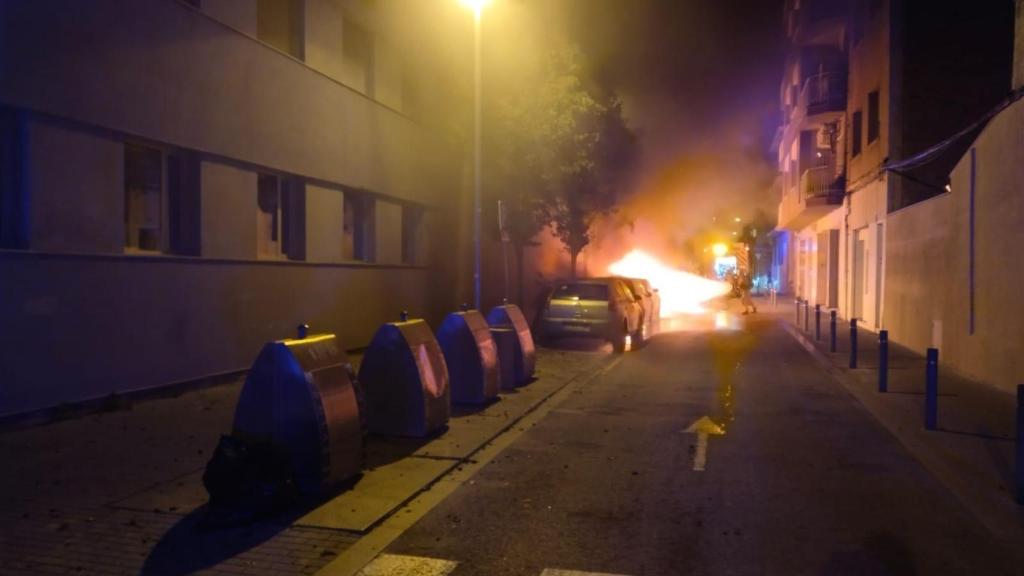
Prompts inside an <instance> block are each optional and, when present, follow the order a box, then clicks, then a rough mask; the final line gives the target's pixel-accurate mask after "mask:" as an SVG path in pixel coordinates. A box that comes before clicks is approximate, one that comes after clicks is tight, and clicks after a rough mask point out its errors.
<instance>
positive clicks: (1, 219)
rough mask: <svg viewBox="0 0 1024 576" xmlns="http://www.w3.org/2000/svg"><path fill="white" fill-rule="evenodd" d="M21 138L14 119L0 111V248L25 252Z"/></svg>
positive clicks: (20, 129)
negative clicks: (19, 249) (23, 250)
mask: <svg viewBox="0 0 1024 576" xmlns="http://www.w3.org/2000/svg"><path fill="white" fill-rule="evenodd" d="M23 137H24V132H23V129H22V125H21V124H20V122H19V120H18V118H17V115H16V114H15V113H13V112H7V111H5V110H2V109H0V248H28V212H27V210H26V204H27V198H26V190H25V188H24V182H23V180H22V174H21V170H22V167H21V164H22V159H23V150H24V149H23V147H22V142H23Z"/></svg>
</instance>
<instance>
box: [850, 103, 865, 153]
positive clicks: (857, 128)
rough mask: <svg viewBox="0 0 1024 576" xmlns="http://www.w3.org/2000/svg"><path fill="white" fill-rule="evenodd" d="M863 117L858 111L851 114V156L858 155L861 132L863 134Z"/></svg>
mask: <svg viewBox="0 0 1024 576" xmlns="http://www.w3.org/2000/svg"><path fill="white" fill-rule="evenodd" d="M863 116H864V115H863V114H862V113H861V111H860V110H858V111H856V112H854V113H853V130H851V131H850V132H851V133H852V138H853V142H851V143H850V155H851V156H858V155H860V146H861V132H863V127H862V124H863Z"/></svg>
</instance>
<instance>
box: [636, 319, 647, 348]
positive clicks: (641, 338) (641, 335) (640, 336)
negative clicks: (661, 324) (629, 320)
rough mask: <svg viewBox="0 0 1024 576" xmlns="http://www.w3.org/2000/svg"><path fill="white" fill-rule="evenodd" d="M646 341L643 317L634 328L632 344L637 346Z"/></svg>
mask: <svg viewBox="0 0 1024 576" xmlns="http://www.w3.org/2000/svg"><path fill="white" fill-rule="evenodd" d="M646 342H647V321H646V320H644V319H643V318H641V319H640V325H639V326H637V328H636V334H635V335H634V336H633V346H634V347H635V348H639V347H641V346H643V345H644V343H646Z"/></svg>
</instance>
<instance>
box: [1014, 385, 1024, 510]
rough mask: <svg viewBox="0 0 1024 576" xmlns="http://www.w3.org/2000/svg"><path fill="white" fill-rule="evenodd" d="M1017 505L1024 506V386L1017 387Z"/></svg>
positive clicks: (1015, 464) (1015, 462)
mask: <svg viewBox="0 0 1024 576" xmlns="http://www.w3.org/2000/svg"><path fill="white" fill-rule="evenodd" d="M1014 468H1015V471H1016V478H1015V479H1016V481H1017V504H1024V384H1018V385H1017V444H1016V458H1015V461H1014Z"/></svg>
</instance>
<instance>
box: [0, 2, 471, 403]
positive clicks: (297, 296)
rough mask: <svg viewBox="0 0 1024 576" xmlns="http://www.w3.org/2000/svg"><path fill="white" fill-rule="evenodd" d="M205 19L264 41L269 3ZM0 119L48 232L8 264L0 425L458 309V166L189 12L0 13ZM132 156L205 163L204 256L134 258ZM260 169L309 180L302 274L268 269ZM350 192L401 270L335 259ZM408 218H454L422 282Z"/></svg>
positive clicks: (308, 71)
mask: <svg viewBox="0 0 1024 576" xmlns="http://www.w3.org/2000/svg"><path fill="white" fill-rule="evenodd" d="M202 4H203V9H204V10H205V11H210V12H211V13H214V11H216V14H217V15H218V17H222V18H224V19H225V21H226V22H229V23H230V24H231V26H234V27H237V28H239V30H241V32H244V33H246V34H252V33H254V32H255V25H256V24H255V16H254V13H253V12H251V10H252V9H254V6H255V2H243V1H241V0H237V1H235V0H230V1H227V2H223V3H222V2H221V0H218V1H217V2H214V1H213V0H211V1H210V2H203V3H202ZM307 4H308V5H310V6H315V5H318V4H319V2H314V0H309V1H308V2H307ZM250 20H251V22H250ZM247 27H248V28H251V29H248V28H247ZM0 106H4V107H11V108H13V109H15V110H19V111H24V112H25V116H26V117H27V118H29V123H30V128H29V137H28V142H29V148H28V151H29V158H30V164H29V172H30V174H28V175H27V178H28V181H29V184H28V188H29V199H30V203H31V208H30V211H31V215H32V217H33V220H34V223H35V224H36V226H35V231H34V232H35V233H36V235H35V236H32V237H31V238H30V243H29V247H28V250H24V251H9V250H0V278H3V280H4V281H3V282H0V318H2V319H3V327H4V329H3V330H2V331H0V382H2V383H3V385H2V386H0V416H3V415H9V414H16V413H21V412H26V411H31V410H36V409H40V408H45V407H49V406H53V405H55V404H57V403H60V402H76V401H81V400H85V399H89V398H95V397H99V396H104V395H107V394H110V393H113V392H126V391H130V390H136V389H147V388H154V387H159V386H163V385H167V384H171V383H175V382H179V381H183V380H192V379H196V378H201V377H203V376H206V375H210V374H213V373H223V372H229V371H235V370H239V369H244V368H246V367H248V366H249V365H250V363H251V362H252V361H253V359H254V358H255V356H256V354H257V352H258V351H259V348H260V346H261V345H262V343H264V342H265V341H267V340H269V339H275V338H281V337H286V336H290V335H292V334H293V331H294V326H295V325H296V324H298V323H299V322H308V323H310V324H311V325H312V326H313V329H314V330H323V331H333V332H337V333H338V335H339V337H340V339H341V341H342V343H343V345H344V346H345V347H346V348H358V347H362V346H365V345H366V344H367V343H368V342H369V340H370V338H371V337H372V335H373V333H374V331H375V329H376V328H377V327H378V326H379V325H380V324H381V323H382V322H385V321H387V320H390V319H393V318H396V317H397V312H398V310H401V309H408V310H410V311H411V312H412V313H413V314H415V315H422V316H424V317H426V318H427V319H428V320H429V321H431V322H435V323H436V322H438V321H439V320H440V319H441V318H442V317H443V314H444V313H445V312H446V311H450V310H452V309H454V308H455V307H456V305H457V303H458V302H459V301H460V296H461V295H464V294H465V293H466V285H468V283H466V282H462V280H464V279H465V276H464V272H465V270H464V268H463V265H462V264H461V263H460V262H459V261H458V259H457V258H454V257H453V255H452V253H453V252H457V251H459V250H464V249H465V245H464V244H459V238H460V230H463V229H464V228H465V220H464V219H463V218H461V217H460V216H459V214H462V213H463V212H465V206H464V204H460V200H464V199H465V198H466V197H465V196H464V195H465V193H466V182H465V181H464V180H462V178H461V177H462V175H463V173H462V170H463V158H462V156H461V155H460V154H457V153H454V152H453V151H452V150H451V149H450V148H449V146H448V145H447V144H446V142H445V141H444V140H443V139H441V138H438V137H437V135H436V134H434V133H430V132H428V131H427V130H425V129H423V128H422V127H420V126H419V125H417V124H416V123H414V122H412V121H411V120H410V119H408V118H407V117H405V116H403V115H402V114H400V113H398V112H396V111H395V110H393V109H389V108H388V107H386V106H384V105H382V104H380V103H379V102H375V101H373V100H371V99H369V98H367V97H366V96H364V95H362V94H359V93H357V92H355V91H353V90H352V89H350V88H348V87H346V86H344V85H342V84H340V83H339V82H337V81H336V80H334V79H331V78H329V77H328V76H326V75H324V74H323V73H321V72H320V71H318V70H316V69H314V68H311V67H310V66H307V65H306V64H304V63H303V62H300V61H298V60H296V59H294V58H291V57H288V56H285V55H283V54H281V53H280V52H278V51H277V50H274V49H273V48H270V47H268V46H265V45H263V44H261V43H259V42H257V41H256V40H255V39H253V38H251V37H248V36H246V35H245V34H243V33H240V32H239V31H236V30H235V29H233V28H230V27H228V26H226V25H225V24H223V23H221V22H219V21H217V20H215V19H213V18H212V17H211V16H210V15H208V14H206V13H204V12H201V11H197V10H194V9H192V8H190V7H189V6H187V5H185V4H183V3H181V2H175V1H171V0H135V1H131V2H125V1H116V0H96V1H94V2H89V3H81V2H64V1H59V0H39V1H37V2H0ZM125 141H131V142H136V141H137V142H140V143H143V144H146V145H150V146H153V147H157V148H161V149H164V150H168V151H177V150H181V151H187V152H189V154H190V155H191V154H192V153H194V155H195V157H197V158H198V159H199V160H200V176H199V182H200V188H201V191H200V207H199V211H200V214H199V217H200V226H201V253H202V256H201V257H177V256H167V255H128V254H124V238H123V236H124V224H123V214H122V211H123V202H124V181H123V175H124V167H123V161H124V142H125ZM259 172H268V173H273V174H277V175H279V176H290V177H295V178H297V179H299V180H303V181H305V182H306V190H307V194H306V200H307V203H306V210H307V214H306V216H307V221H306V225H307V226H306V233H307V238H306V240H307V242H306V252H307V258H308V260H309V261H308V262H285V261H257V260H256V259H255V258H256V254H255V251H256V250H255V246H256V240H255V237H256V190H257V178H256V175H257V173H259ZM343 190H344V192H343ZM350 190H351V191H353V192H357V193H359V194H362V195H365V196H366V197H368V198H371V199H373V200H375V201H376V202H377V203H378V204H380V205H381V206H382V208H381V210H380V212H379V213H377V214H376V216H375V217H376V223H377V226H376V231H375V234H376V237H377V243H378V246H377V253H378V254H379V255H380V257H379V258H378V259H377V260H378V262H389V263H394V264H386V265H385V264H379V263H378V264H364V263H354V262H347V263H346V262H340V263H339V262H338V260H340V258H338V257H337V253H336V252H335V250H336V247H337V246H338V245H339V244H340V242H336V241H335V239H339V238H340V233H341V215H342V210H341V207H342V206H343V204H342V203H343V201H344V195H345V194H347V193H348V192H349V191H350ZM402 202H409V203H413V204H415V205H417V206H423V207H425V208H426V209H427V211H428V213H429V214H430V218H431V219H436V220H435V221H437V222H439V223H440V224H439V225H438V226H436V228H435V230H436V236H435V237H434V238H432V239H431V241H432V243H433V244H435V245H437V246H439V247H441V249H440V250H436V251H434V252H433V253H431V254H430V255H428V257H426V258H424V263H425V264H426V266H425V267H424V266H402V265H397V264H398V263H399V262H400V260H401V203H402ZM43 223H45V227H44V226H42V224H43ZM44 230H60V233H59V234H58V233H55V234H44ZM463 238H464V237H463Z"/></svg>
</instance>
